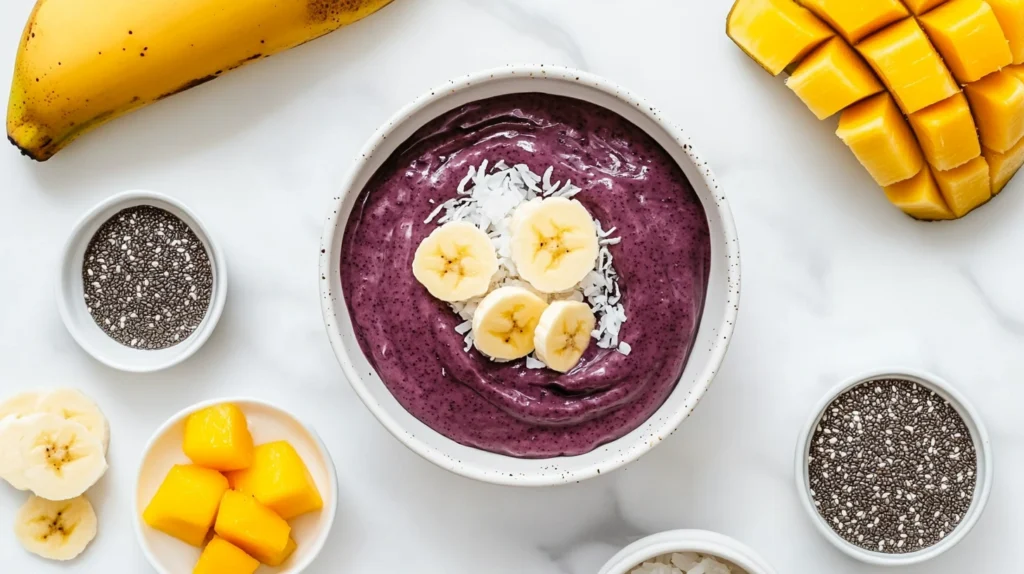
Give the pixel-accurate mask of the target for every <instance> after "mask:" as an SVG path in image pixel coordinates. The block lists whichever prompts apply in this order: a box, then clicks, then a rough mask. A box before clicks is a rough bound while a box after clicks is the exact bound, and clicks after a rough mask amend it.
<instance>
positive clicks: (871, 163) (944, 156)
mask: <svg viewBox="0 0 1024 574" xmlns="http://www.w3.org/2000/svg"><path fill="white" fill-rule="evenodd" d="M726 33H727V34H728V35H729V37H730V38H732V40H733V41H734V42H735V43H736V45H738V46H739V47H740V48H741V49H742V50H743V51H744V52H746V54H747V55H748V56H750V57H751V58H752V59H753V60H754V61H756V62H757V63H758V64H760V66H761V67H762V68H764V69H765V70H766V71H768V72H769V73H770V74H772V75H773V76H780V75H785V76H786V80H785V82H786V86H787V87H788V88H789V89H790V90H792V91H793V92H794V94H795V95H796V96H797V97H798V98H800V99H801V100H802V101H803V102H804V103H805V104H806V105H807V107H808V108H809V109H810V111H811V112H812V113H813V114H814V115H815V116H816V117H817V118H818V119H820V120H826V119H829V118H833V117H834V116H838V118H839V123H838V128H837V129H836V135H837V136H838V137H839V139H840V140H842V141H843V143H845V144H846V146H847V147H848V148H849V149H850V151H851V152H852V153H853V155H854V156H856V158H857V159H858V160H859V161H860V163H861V164H862V165H863V166H864V168H865V169H866V170H867V171H868V173H869V174H870V175H871V177H872V178H873V179H874V180H875V182H876V183H877V184H878V186H879V187H880V188H882V190H883V191H884V196H885V197H886V198H888V200H889V202H891V203H892V204H893V205H894V206H896V207H897V208H899V209H901V210H903V212H904V213H906V214H907V215H910V216H911V217H913V218H915V219H920V220H927V221H935V220H946V219H959V218H961V217H963V216H965V215H967V214H968V213H970V212H971V211H973V210H975V209H977V208H978V207H980V206H982V205H984V204H985V203H987V202H988V201H989V200H991V199H992V198H993V197H995V196H996V195H998V194H999V193H1000V192H1001V191H1003V189H1004V188H1005V187H1006V186H1007V184H1008V183H1009V182H1010V180H1011V179H1012V178H1013V176H1014V175H1015V174H1016V173H1017V172H1018V170H1020V168H1021V167H1022V166H1024V2H1021V0H736V1H735V4H734V5H733V8H732V10H731V11H730V13H729V16H728V21H727V24H726ZM879 195H880V196H881V195H883V194H879Z"/></svg>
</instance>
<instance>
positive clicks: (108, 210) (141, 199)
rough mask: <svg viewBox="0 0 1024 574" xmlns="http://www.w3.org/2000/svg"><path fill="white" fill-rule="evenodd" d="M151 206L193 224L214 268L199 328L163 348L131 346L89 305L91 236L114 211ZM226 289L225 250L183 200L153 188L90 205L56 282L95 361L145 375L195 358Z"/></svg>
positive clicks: (62, 304) (76, 334)
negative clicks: (86, 269) (85, 274)
mask: <svg viewBox="0 0 1024 574" xmlns="http://www.w3.org/2000/svg"><path fill="white" fill-rule="evenodd" d="M140 205H151V206H153V207H157V208H160V209H163V210H165V211H168V212H170V213H171V214H173V215H174V216H175V217H177V218H178V219H181V220H182V221H183V222H184V223H185V224H186V225H188V226H189V227H190V228H192V231H193V233H195V234H196V237H198V238H199V240H200V241H202V242H203V245H204V246H205V247H206V253H207V256H208V257H209V259H210V265H211V267H212V269H213V292H212V293H211V295H210V307H209V309H207V312H206V317H204V318H203V321H202V323H200V324H199V327H198V328H197V329H196V330H195V331H193V332H192V334H191V335H189V337H188V338H186V339H185V340H184V341H182V342H180V343H178V344H177V345H174V346H173V347H168V348H166V349H159V350H146V349H133V348H131V347H126V346H124V345H122V344H121V343H118V342H117V341H115V340H114V339H112V338H111V337H110V336H109V335H107V334H106V333H104V332H103V330H102V329H100V327H99V325H97V324H96V321H95V320H93V318H92V315H90V314H89V310H88V308H87V307H86V305H85V296H84V287H83V285H82V263H83V258H84V257H85V251H86V248H87V247H88V246H89V242H90V241H91V240H92V237H93V235H94V234H95V233H96V231H97V230H99V228H100V227H101V226H102V225H103V224H104V223H106V221H107V220H108V219H110V218H111V217H112V216H113V215H114V214H115V213H117V212H119V211H121V210H122V209H127V208H129V207H136V206H140ZM227 292H228V268H227V264H226V263H225V261H224V254H223V253H222V252H221V250H220V247H219V246H218V245H217V243H216V241H214V239H213V236H212V235H211V234H210V232H209V230H208V229H207V228H206V226H205V225H203V223H202V221H200V220H199V217H198V216H196V214H194V213H193V212H192V211H191V210H190V209H189V208H188V207H186V206H185V205H184V204H183V203H181V202H180V201H178V200H176V199H174V198H172V197H170V196H167V195H164V194H162V193H156V192H153V191H143V190H133V191H125V192H122V193H119V194H117V195H114V196H113V197H110V198H108V199H106V200H104V201H102V202H100V203H99V204H98V205H96V206H95V207H93V208H92V209H90V210H89V211H88V212H87V213H86V214H85V215H83V216H82V218H81V219H79V220H78V223H76V224H75V227H74V228H73V229H72V231H71V235H70V237H68V240H67V243H65V245H64V254H63V259H62V261H61V266H60V273H59V275H58V283H57V307H58V309H59V310H60V316H61V319H63V320H64V326H65V327H67V329H68V332H70V333H71V336H72V337H73V338H74V339H75V341H77V342H78V344H79V345H80V346H81V347H82V348H83V349H85V350H86V352H88V353H89V354H90V355H92V356H93V357H94V358H95V359H96V360H97V361H99V362H101V363H103V364H105V365H107V366H109V367H112V368H114V369H119V370H122V371H129V372H136V373H143V372H152V371H159V370H162V369H166V368H168V367H172V366H174V365H177V364H178V363H180V362H182V361H184V360H185V359H187V358H189V357H191V356H192V355H193V354H194V353H195V352H196V351H198V350H199V348H200V347H202V346H203V344H204V343H206V340H207V339H209V338H210V335H211V334H212V333H213V330H214V328H215V327H216V326H217V321H218V320H220V315H221V311H223V309H224V301H225V299H226V297H227Z"/></svg>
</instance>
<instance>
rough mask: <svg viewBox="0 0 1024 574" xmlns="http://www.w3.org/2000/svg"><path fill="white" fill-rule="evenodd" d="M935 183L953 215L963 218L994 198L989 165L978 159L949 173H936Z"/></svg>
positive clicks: (980, 158) (982, 159) (934, 173)
mask: <svg viewBox="0 0 1024 574" xmlns="http://www.w3.org/2000/svg"><path fill="white" fill-rule="evenodd" d="M932 175H934V176H935V183H937V184H939V190H940V191H942V197H943V199H945V200H946V205H948V206H949V208H950V209H951V210H953V215H956V216H957V217H963V216H965V215H967V213H969V212H970V211H971V210H973V209H974V208H976V207H978V206H979V205H981V204H983V203H985V202H986V201H988V200H989V199H991V198H992V185H991V181H990V180H989V171H988V163H987V162H986V161H985V158H983V157H977V158H974V159H972V160H971V161H969V162H967V163H965V164H964V165H962V166H960V167H958V168H956V169H951V170H949V171H934V172H933V174H932Z"/></svg>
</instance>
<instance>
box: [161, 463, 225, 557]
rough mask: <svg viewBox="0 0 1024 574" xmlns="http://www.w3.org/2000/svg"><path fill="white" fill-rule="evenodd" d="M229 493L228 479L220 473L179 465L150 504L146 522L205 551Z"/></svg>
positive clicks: (165, 480) (170, 473)
mask: <svg viewBox="0 0 1024 574" xmlns="http://www.w3.org/2000/svg"><path fill="white" fill-rule="evenodd" d="M227 489H228V479H227V478H224V475H222V474H221V473H219V472H217V471H216V470H211V469H208V468H202V467H199V466H195V465H191V464H189V465H183V464H179V465H176V466H174V467H173V468H171V471H170V472H169V473H167V477H166V478H164V481H163V483H162V484H161V485H160V488H159V489H157V491H156V494H155V495H154V496H153V499H152V500H150V501H149V505H148V506H146V510H145V511H143V513H142V519H143V520H144V521H145V522H146V524H148V525H149V526H151V527H153V528H156V529H157V530H159V531H161V532H164V533H166V534H170V535H171V536H173V537H175V538H177V539H179V540H182V541H184V542H187V543H189V544H191V545H192V546H196V547H200V548H201V547H202V546H203V542H205V541H206V535H207V534H208V533H209V532H210V527H211V526H213V522H214V519H215V518H216V516H217V508H218V507H219V506H220V501H221V498H222V497H223V495H224V492H225V491H227Z"/></svg>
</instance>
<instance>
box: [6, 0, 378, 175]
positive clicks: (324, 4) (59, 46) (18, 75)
mask: <svg viewBox="0 0 1024 574" xmlns="http://www.w3.org/2000/svg"><path fill="white" fill-rule="evenodd" d="M390 2H391V0H144V1H141V0H38V2H37V3H36V6H35V9H34V10H33V11H32V15H31V16H30V17H29V21H28V24H27V25H26V27H25V32H24V34H23V36H22V39H21V47H20V49H19V51H18V59H17V62H16V64H15V68H14V81H13V83H12V86H11V99H10V104H9V107H8V110H7V137H8V139H10V141H11V143H13V144H14V145H16V146H18V147H19V148H20V149H21V151H22V152H23V153H24V154H25V155H27V156H29V157H31V158H33V159H36V160H39V161H45V160H47V159H49V158H50V157H52V156H53V154H55V153H57V152H58V151H60V150H61V149H62V148H63V147H64V146H66V145H67V144H68V143H70V142H71V141H72V140H74V139H75V138H76V137H78V136H79V135H81V134H83V133H85V132H86V131H88V130H90V129H92V128H94V127H96V126H98V125H100V124H102V123H104V122H107V121H109V120H111V119H113V118H116V117H118V116H120V115H122V114H125V113H127V112H130V111H132V110H134V109H136V108H139V107H142V106H144V105H146V104H148V103H151V102H155V101H157V100H160V99H163V98H166V97H167V96H171V95H174V94H176V93H178V92H181V91H184V90H187V89H189V88H192V87H194V86H198V85H199V84H202V83H205V82H208V81H210V80H213V79H215V78H217V77H219V76H220V75H221V74H223V73H225V72H227V71H229V70H232V69H234V68H237V67H239V66H243V65H245V64H247V63H249V62H253V61H255V60H259V59H261V58H266V57H267V56H270V55H271V54H275V53H277V52H280V51H282V50H287V49H288V48H292V47H294V46H297V45H299V44H302V43H304V42H307V41H309V40H312V39H314V38H317V37H319V36H322V35H324V34H327V33H328V32H332V31H334V30H336V29H338V28H340V27H342V26H344V25H346V24H350V23H352V22H355V21H357V20H360V19H362V18H365V17H366V16H369V15H370V14H372V13H373V12H376V11H377V10H379V9H380V8H382V7H384V6H385V5H387V4H389V3H390Z"/></svg>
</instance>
